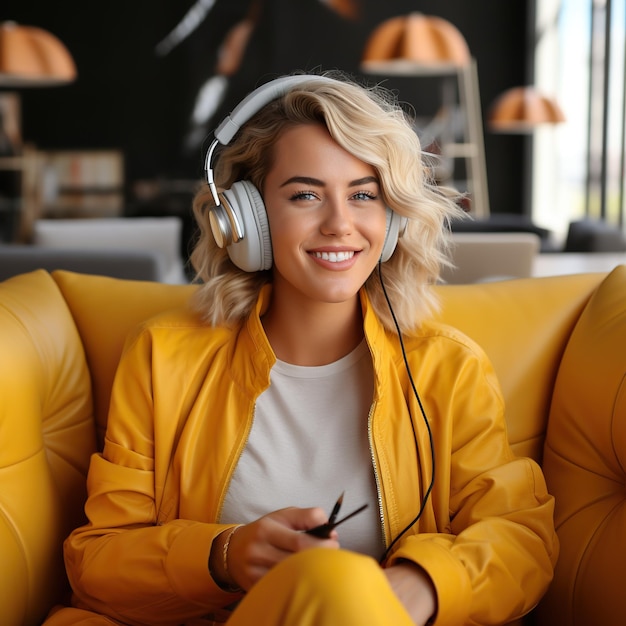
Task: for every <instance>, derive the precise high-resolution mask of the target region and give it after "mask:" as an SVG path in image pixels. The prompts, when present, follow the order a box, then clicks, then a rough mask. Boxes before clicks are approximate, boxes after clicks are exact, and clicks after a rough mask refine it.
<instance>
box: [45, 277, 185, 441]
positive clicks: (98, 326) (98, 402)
mask: <svg viewBox="0 0 626 626" xmlns="http://www.w3.org/2000/svg"><path fill="white" fill-rule="evenodd" d="M52 276H53V278H54V280H55V281H56V283H57V285H58V287H59V289H60V290H61V293H62V294H63V297H64V299H65V301H66V302H67V305H68V306H69V308H70V310H71V312H72V316H73V318H74V321H75V323H76V327H77V328H78V332H79V333H80V336H81V338H82V341H83V345H84V348H85V354H86V359H87V364H88V367H89V371H90V372H91V379H92V383H93V397H94V415H95V421H96V428H97V434H98V442H99V447H100V448H101V447H102V442H103V440H104V439H103V437H104V431H105V429H106V420H107V414H108V411H109V397H110V395H111V387H112V385H113V377H114V375H115V370H116V368H117V364H118V361H119V358H120V356H121V354H122V350H123V347H124V342H125V339H126V336H127V335H128V334H129V333H130V331H131V330H132V329H133V328H134V327H135V326H137V325H138V324H139V323H140V322H142V321H143V320H146V319H148V318H149V317H152V316H153V315H156V314H158V313H160V312H161V311H165V310H167V309H170V308H177V307H180V306H182V305H183V304H184V303H185V302H186V301H187V300H188V299H189V296H190V295H191V293H192V292H193V290H194V289H195V287H194V286H192V285H168V284H162V283H154V282H148V281H146V282H143V281H128V280H119V279H115V278H109V277H105V276H88V275H84V274H75V273H72V272H64V271H57V272H53V273H52Z"/></svg>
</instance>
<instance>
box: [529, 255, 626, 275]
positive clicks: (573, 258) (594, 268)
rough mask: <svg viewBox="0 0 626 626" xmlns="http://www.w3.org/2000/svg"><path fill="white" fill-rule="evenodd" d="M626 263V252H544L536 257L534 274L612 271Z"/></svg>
mask: <svg viewBox="0 0 626 626" xmlns="http://www.w3.org/2000/svg"><path fill="white" fill-rule="evenodd" d="M617 265H626V252H544V253H540V254H538V255H537V256H536V257H535V260H534V263H533V270H532V275H533V276H557V275H562V274H585V273H589V272H610V271H611V270H612V269H613V268H614V267H616V266H617Z"/></svg>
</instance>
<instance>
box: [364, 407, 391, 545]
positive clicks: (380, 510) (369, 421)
mask: <svg viewBox="0 0 626 626" xmlns="http://www.w3.org/2000/svg"><path fill="white" fill-rule="evenodd" d="M375 407H376V402H375V401H374V402H373V403H372V406H371V407H370V411H369V415H368V416H367V438H368V441H369V446H370V456H371V458H372V467H373V468H374V481H375V482H376V494H377V496H378V515H379V517H380V529H381V539H382V545H383V547H384V548H385V549H386V548H387V531H386V524H385V514H384V509H383V498H382V495H381V493H382V490H381V484H380V476H379V473H378V464H377V463H376V455H375V454H374V436H373V434H372V420H373V417H374V408H375Z"/></svg>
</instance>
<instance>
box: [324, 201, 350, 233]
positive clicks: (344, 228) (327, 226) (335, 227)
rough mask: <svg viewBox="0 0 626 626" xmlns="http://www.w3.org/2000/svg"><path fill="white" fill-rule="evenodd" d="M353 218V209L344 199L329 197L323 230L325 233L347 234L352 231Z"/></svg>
mask: <svg viewBox="0 0 626 626" xmlns="http://www.w3.org/2000/svg"><path fill="white" fill-rule="evenodd" d="M352 218H353V216H352V210H351V208H350V206H349V205H348V203H347V202H346V201H345V200H344V199H341V198H328V199H327V201H326V205H325V207H324V219H323V221H322V224H321V231H322V232H323V233H324V234H325V235H346V234H348V233H350V232H352V228H353V222H352Z"/></svg>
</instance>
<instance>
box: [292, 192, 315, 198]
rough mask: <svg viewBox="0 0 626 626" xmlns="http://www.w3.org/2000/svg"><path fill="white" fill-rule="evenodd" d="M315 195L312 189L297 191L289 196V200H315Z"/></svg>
mask: <svg viewBox="0 0 626 626" xmlns="http://www.w3.org/2000/svg"><path fill="white" fill-rule="evenodd" d="M315 198H317V196H316V195H315V194H314V193H313V192H312V191H298V192H296V193H294V194H293V195H292V196H291V200H315Z"/></svg>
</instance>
